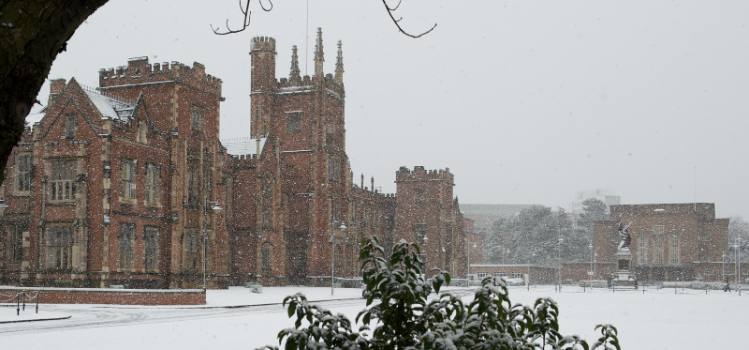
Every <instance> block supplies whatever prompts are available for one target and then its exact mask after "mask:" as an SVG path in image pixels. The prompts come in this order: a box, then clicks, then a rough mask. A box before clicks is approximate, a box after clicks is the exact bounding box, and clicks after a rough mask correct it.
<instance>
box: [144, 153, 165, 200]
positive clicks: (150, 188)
mask: <svg viewBox="0 0 749 350" xmlns="http://www.w3.org/2000/svg"><path fill="white" fill-rule="evenodd" d="M145 168H146V184H145V186H146V194H145V196H146V198H145V204H146V206H149V207H160V206H161V203H160V201H159V199H160V196H159V194H160V193H159V192H160V190H161V165H159V164H156V163H150V162H149V163H146V167H145Z"/></svg>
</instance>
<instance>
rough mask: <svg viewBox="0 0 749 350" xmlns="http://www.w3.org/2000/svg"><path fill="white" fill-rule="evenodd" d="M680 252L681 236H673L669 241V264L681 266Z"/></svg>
mask: <svg viewBox="0 0 749 350" xmlns="http://www.w3.org/2000/svg"><path fill="white" fill-rule="evenodd" d="M680 251H681V249H680V246H679V236H677V235H671V237H670V239H669V240H668V262H669V263H670V264H674V265H676V264H679V261H680V259H679V255H680V254H679V253H680Z"/></svg>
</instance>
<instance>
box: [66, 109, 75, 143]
mask: <svg viewBox="0 0 749 350" xmlns="http://www.w3.org/2000/svg"><path fill="white" fill-rule="evenodd" d="M75 119H76V114H75V113H67V114H65V123H64V127H65V129H64V130H63V132H64V134H65V136H63V137H64V138H66V139H73V138H75V131H76V122H75Z"/></svg>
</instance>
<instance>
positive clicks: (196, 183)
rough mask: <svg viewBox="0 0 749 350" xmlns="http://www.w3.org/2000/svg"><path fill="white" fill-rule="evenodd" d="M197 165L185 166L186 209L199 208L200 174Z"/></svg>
mask: <svg viewBox="0 0 749 350" xmlns="http://www.w3.org/2000/svg"><path fill="white" fill-rule="evenodd" d="M198 170H199V168H198V165H197V164H191V165H188V166H187V207H188V208H192V209H197V208H200V204H201V201H200V172H199V171H198Z"/></svg>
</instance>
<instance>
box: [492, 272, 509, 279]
mask: <svg viewBox="0 0 749 350" xmlns="http://www.w3.org/2000/svg"><path fill="white" fill-rule="evenodd" d="M494 278H502V279H507V273H505V272H495V273H494Z"/></svg>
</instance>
